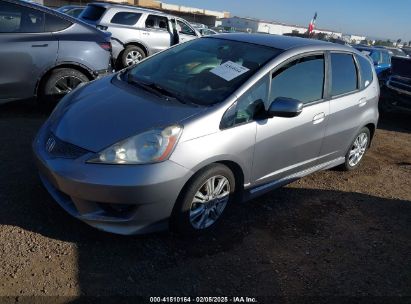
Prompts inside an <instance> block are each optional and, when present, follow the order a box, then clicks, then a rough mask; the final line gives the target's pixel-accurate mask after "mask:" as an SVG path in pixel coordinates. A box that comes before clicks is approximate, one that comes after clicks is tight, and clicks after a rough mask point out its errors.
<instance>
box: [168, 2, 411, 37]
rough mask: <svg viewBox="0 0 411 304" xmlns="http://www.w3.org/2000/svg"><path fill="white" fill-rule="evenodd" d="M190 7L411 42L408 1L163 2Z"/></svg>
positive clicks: (409, 5)
mask: <svg viewBox="0 0 411 304" xmlns="http://www.w3.org/2000/svg"><path fill="white" fill-rule="evenodd" d="M163 2H165V3H173V4H179V5H185V6H191V7H198V8H206V9H211V10H219V11H229V12H230V13H231V16H240V17H253V18H259V19H265V20H271V21H279V22H284V23H291V24H298V25H308V23H309V22H310V20H311V18H312V17H313V16H314V13H315V12H316V11H317V12H318V17H317V27H318V28H324V29H331V30H335V31H341V32H343V33H346V34H361V35H366V36H371V37H377V38H390V39H392V40H397V39H398V38H401V39H402V40H403V41H410V40H411V0H372V1H371V0H231V1H229V0H206V1H204V0H201V1H199V0H191V1H190V0H163Z"/></svg>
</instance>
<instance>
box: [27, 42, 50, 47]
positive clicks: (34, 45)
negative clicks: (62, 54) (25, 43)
mask: <svg viewBox="0 0 411 304" xmlns="http://www.w3.org/2000/svg"><path fill="white" fill-rule="evenodd" d="M48 46H49V45H48V43H45V44H33V45H32V46H31V47H48Z"/></svg>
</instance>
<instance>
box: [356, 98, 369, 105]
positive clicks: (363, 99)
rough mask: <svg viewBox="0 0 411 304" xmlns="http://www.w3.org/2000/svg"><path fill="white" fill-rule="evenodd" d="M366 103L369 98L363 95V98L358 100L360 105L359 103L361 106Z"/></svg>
mask: <svg viewBox="0 0 411 304" xmlns="http://www.w3.org/2000/svg"><path fill="white" fill-rule="evenodd" d="M366 103H367V98H366V97H363V98H361V99H360V100H358V105H359V106H360V107H363V106H365V104H366Z"/></svg>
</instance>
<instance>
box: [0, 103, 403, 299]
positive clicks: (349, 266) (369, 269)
mask: <svg viewBox="0 0 411 304" xmlns="http://www.w3.org/2000/svg"><path fill="white" fill-rule="evenodd" d="M47 115H48V113H45V112H42V111H40V110H39V109H38V108H37V107H36V106H35V105H34V104H33V103H32V102H31V101H27V102H15V103H11V104H7V105H0V136H1V145H0V159H1V162H0V296H13V297H15V296H23V295H66V296H77V295H93V296H97V295H145V296H149V295H152V296H160V295H161V296H163V295H164V296H172V295H175V296H183V295H207V296H218V295H226V296H227V295H232V296H236V295H242V296H280V297H282V298H285V299H287V298H292V297H295V296H369V295H372V296H411V261H410V252H411V124H410V123H409V117H397V116H390V117H385V118H382V119H381V121H380V125H379V129H378V130H377V131H376V135H375V138H374V142H373V145H372V147H371V150H370V151H369V152H368V154H367V155H366V157H365V161H364V163H363V164H362V166H361V167H360V168H359V170H357V171H354V172H340V171H337V170H328V171H323V172H319V173H316V174H314V175H312V176H308V177H306V178H304V179H302V180H300V181H297V182H295V183H293V184H291V185H289V186H287V187H284V188H281V189H279V190H276V191H274V192H271V193H269V194H267V195H265V196H263V197H261V198H259V199H257V200H254V201H250V202H247V203H244V204H238V205H233V206H232V208H231V211H230V212H229V214H228V216H227V218H226V219H225V221H224V223H223V224H222V225H220V227H218V229H216V230H215V231H214V232H213V233H211V234H208V235H203V236H200V237H197V238H195V239H185V238H182V237H179V236H176V235H172V234H170V233H161V234H155V235H147V236H133V237H123V236H117V235H111V234H107V233H104V232H100V231H97V230H95V229H93V228H90V227H88V226H87V225H85V224H83V223H81V222H79V221H78V220H76V219H73V218H72V217H71V216H69V215H68V214H66V213H65V212H64V211H63V210H62V209H61V208H60V207H59V206H58V205H57V204H56V203H55V202H54V201H53V199H52V198H51V197H50V196H49V195H48V193H47V192H46V190H45V189H44V188H43V187H42V185H41V183H40V180H39V178H38V176H37V172H36V168H35V166H34V163H33V157H32V152H31V146H30V145H31V141H32V139H33V137H34V135H35V133H36V131H37V130H38V128H39V127H40V125H41V124H42V122H43V121H44V120H45V119H46V117H47Z"/></svg>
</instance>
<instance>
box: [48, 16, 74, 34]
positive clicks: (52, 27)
mask: <svg viewBox="0 0 411 304" xmlns="http://www.w3.org/2000/svg"><path fill="white" fill-rule="evenodd" d="M72 24H73V23H71V22H70V21H67V20H64V19H61V18H60V17H57V16H54V15H51V14H46V23H45V26H44V30H45V31H46V32H58V31H62V30H64V29H66V28H68V27H69V26H71V25H72Z"/></svg>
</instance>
